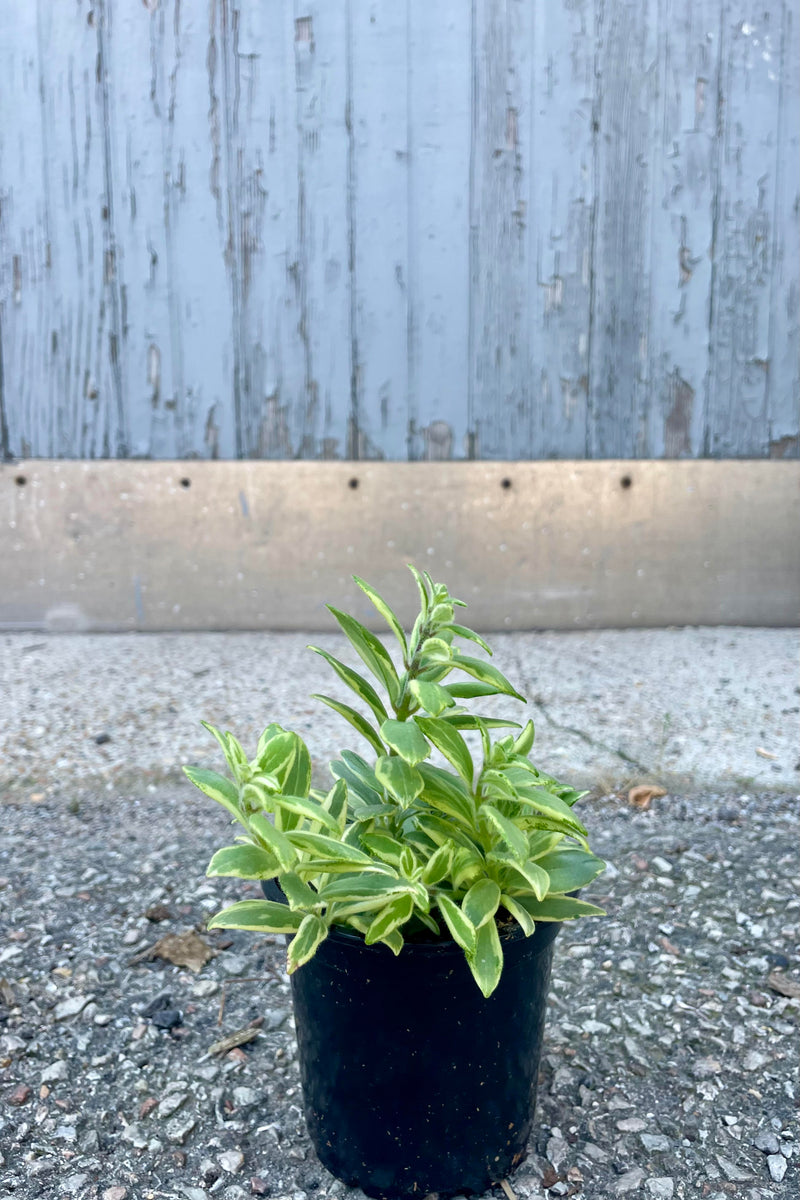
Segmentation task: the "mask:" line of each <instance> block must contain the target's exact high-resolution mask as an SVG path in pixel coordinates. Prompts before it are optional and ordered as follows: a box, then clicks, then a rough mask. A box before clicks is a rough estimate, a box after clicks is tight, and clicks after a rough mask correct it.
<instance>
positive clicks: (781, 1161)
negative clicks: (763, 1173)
mask: <svg viewBox="0 0 800 1200" xmlns="http://www.w3.org/2000/svg"><path fill="white" fill-rule="evenodd" d="M767 1166H768V1167H769V1173H770V1177H771V1178H772V1179H773V1180H774V1181H775V1183H780V1182H781V1180H782V1179H783V1177H784V1175H785V1174H786V1159H785V1158H784V1157H783V1155H782V1154H770V1155H769V1156H768V1157H767Z"/></svg>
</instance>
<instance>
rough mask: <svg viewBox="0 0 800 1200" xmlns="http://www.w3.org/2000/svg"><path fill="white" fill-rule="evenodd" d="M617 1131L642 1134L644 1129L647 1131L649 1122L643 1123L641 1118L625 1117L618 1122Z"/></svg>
mask: <svg viewBox="0 0 800 1200" xmlns="http://www.w3.org/2000/svg"><path fill="white" fill-rule="evenodd" d="M617 1129H618V1130H619V1131H620V1133H641V1131H642V1130H643V1129H647V1121H643V1120H642V1118H641V1117H623V1118H622V1120H621V1121H617Z"/></svg>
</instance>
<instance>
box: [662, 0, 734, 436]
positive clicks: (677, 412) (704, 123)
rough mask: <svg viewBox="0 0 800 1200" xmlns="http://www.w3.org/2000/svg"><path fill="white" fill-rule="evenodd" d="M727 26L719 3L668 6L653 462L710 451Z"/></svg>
mask: <svg viewBox="0 0 800 1200" xmlns="http://www.w3.org/2000/svg"><path fill="white" fill-rule="evenodd" d="M719 25H720V7H719V2H718V0H662V2H661V5H660V10H659V47H658V53H659V63H658V74H659V95H658V99H657V108H656V112H655V114H654V115H655V117H656V119H655V121H654V127H653V137H652V147H651V153H652V155H653V161H654V173H653V196H652V213H651V217H652V219H651V251H650V262H651V269H650V276H651V295H650V300H649V308H650V316H649V336H648V356H649V371H648V378H649V380H650V390H649V394H648V396H647V398H646V403H647V424H646V431H645V440H644V451H645V453H647V454H648V455H650V456H652V457H654V458H662V457H666V458H684V457H687V456H688V457H696V456H697V455H699V454H701V453H702V449H703V436H704V431H705V430H704V416H705V399H704V398H705V388H706V384H707V378H708V373H709V371H710V370H711V360H710V343H709V330H708V310H709V295H710V289H711V276H712V256H711V252H712V243H713V233H714V229H713V211H714V201H715V195H714V163H715V144H716V137H717V119H718V111H717V95H718V89H719V69H720V57H719V56H720V38H719Z"/></svg>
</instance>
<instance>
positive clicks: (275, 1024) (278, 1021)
mask: <svg viewBox="0 0 800 1200" xmlns="http://www.w3.org/2000/svg"><path fill="white" fill-rule="evenodd" d="M288 1015H289V1010H288V1008H268V1009H267V1011H266V1012H265V1013H264V1025H263V1028H264V1029H266V1030H267V1031H268V1032H270V1033H271V1032H272V1031H273V1030H274V1029H280V1027H281V1025H282V1024H283V1022H284V1021H285V1020H286V1018H287V1017H288Z"/></svg>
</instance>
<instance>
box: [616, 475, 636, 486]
mask: <svg viewBox="0 0 800 1200" xmlns="http://www.w3.org/2000/svg"><path fill="white" fill-rule="evenodd" d="M619 486H620V487H621V488H629V487H632V486H633V480H632V479H631V477H630V475H623V476H622V479H620V481H619Z"/></svg>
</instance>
